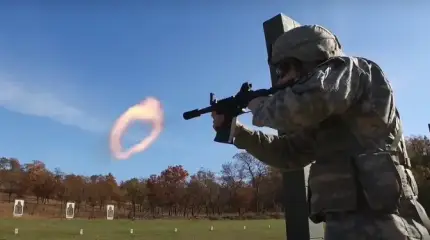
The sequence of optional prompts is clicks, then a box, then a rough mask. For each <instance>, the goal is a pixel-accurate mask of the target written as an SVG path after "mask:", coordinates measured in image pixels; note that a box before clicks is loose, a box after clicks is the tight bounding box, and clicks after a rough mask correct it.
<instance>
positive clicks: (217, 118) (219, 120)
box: [211, 112, 224, 130]
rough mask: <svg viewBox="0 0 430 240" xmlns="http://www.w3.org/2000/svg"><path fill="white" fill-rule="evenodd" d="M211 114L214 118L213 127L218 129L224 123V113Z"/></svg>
mask: <svg viewBox="0 0 430 240" xmlns="http://www.w3.org/2000/svg"><path fill="white" fill-rule="evenodd" d="M211 116H212V119H213V122H212V127H213V128H214V129H215V130H216V129H217V128H219V127H220V126H221V125H222V124H223V123H224V115H222V114H217V113H216V112H212V114H211Z"/></svg>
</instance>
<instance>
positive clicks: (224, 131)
mask: <svg viewBox="0 0 430 240" xmlns="http://www.w3.org/2000/svg"><path fill="white" fill-rule="evenodd" d="M232 120H233V117H230V116H225V118H224V122H223V124H222V125H221V126H220V127H218V128H217V129H216V135H215V139H214V141H215V142H219V143H227V144H232V143H233V142H232V141H229V138H230V131H231V124H232Z"/></svg>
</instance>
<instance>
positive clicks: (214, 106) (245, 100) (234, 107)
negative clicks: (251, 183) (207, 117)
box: [183, 82, 288, 143]
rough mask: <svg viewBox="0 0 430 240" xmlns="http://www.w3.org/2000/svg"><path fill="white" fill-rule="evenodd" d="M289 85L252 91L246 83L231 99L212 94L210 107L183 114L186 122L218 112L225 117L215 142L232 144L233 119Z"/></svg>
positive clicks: (218, 129)
mask: <svg viewBox="0 0 430 240" xmlns="http://www.w3.org/2000/svg"><path fill="white" fill-rule="evenodd" d="M287 86H288V85H281V86H278V87H272V88H269V89H258V90H252V84H251V83H248V82H245V83H243V84H242V86H241V87H240V90H239V92H238V93H237V94H236V95H234V96H231V97H228V98H224V99H220V100H217V99H216V98H215V94H214V93H210V99H209V104H210V106H209V107H205V108H202V109H194V110H191V111H188V112H185V113H184V114H183V117H184V119H185V120H189V119H192V118H196V117H199V116H200V115H203V114H206V113H210V112H216V113H217V114H222V115H224V122H223V124H222V125H221V126H220V127H218V128H217V129H215V130H216V136H215V139H214V141H215V142H219V143H231V142H229V137H230V129H231V124H232V120H233V118H235V117H237V116H239V115H241V114H244V113H247V111H245V108H247V106H248V104H249V102H250V101H251V100H253V99H254V98H257V97H263V96H270V95H272V94H274V93H275V92H277V91H279V90H282V89H284V88H286V87H287Z"/></svg>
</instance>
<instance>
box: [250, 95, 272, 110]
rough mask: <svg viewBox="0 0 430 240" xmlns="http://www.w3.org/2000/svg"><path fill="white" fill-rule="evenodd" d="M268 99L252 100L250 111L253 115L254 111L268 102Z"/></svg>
mask: <svg viewBox="0 0 430 240" xmlns="http://www.w3.org/2000/svg"><path fill="white" fill-rule="evenodd" d="M267 98H268V97H258V98H254V99H252V100H251V101H250V102H249V104H248V109H249V110H251V112H252V113H254V111H255V110H256V109H257V108H258V107H260V105H261V104H262V103H263V102H264V101H266V99H267Z"/></svg>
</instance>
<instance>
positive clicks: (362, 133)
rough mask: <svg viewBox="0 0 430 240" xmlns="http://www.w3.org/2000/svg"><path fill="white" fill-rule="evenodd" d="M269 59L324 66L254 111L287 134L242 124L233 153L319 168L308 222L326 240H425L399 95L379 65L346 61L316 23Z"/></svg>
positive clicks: (312, 178) (296, 32)
mask: <svg viewBox="0 0 430 240" xmlns="http://www.w3.org/2000/svg"><path fill="white" fill-rule="evenodd" d="M271 57H272V59H271V62H272V63H273V64H275V63H276V61H280V60H281V59H284V58H288V57H290V58H291V57H294V58H296V59H299V60H301V61H304V62H309V60H318V59H328V60H327V61H325V62H323V63H322V64H320V65H318V66H314V67H313V68H310V69H312V70H311V71H309V72H308V74H307V75H304V76H301V77H300V78H299V79H297V80H296V82H295V83H294V85H293V86H292V87H289V88H286V89H285V90H282V91H279V92H277V93H276V94H274V95H272V96H271V97H268V98H266V99H264V100H263V101H261V103H260V104H259V105H258V107H256V108H255V109H252V112H253V123H254V124H256V123H259V124H260V125H263V126H266V127H270V128H273V129H276V130H280V131H283V132H286V133H288V134H286V135H283V136H273V135H268V134H264V133H263V132H260V131H252V130H249V129H247V128H245V127H244V126H242V125H238V126H237V127H236V129H235V132H236V133H235V139H234V144H235V146H236V147H238V148H239V149H244V150H246V151H247V152H249V153H250V154H252V155H253V156H255V157H256V158H257V159H259V160H261V161H263V162H265V163H267V164H269V165H271V166H274V167H278V168H280V169H284V170H288V169H294V168H302V167H304V166H306V165H308V164H310V163H311V162H313V161H315V162H314V163H313V164H312V165H311V167H310V172H309V181H308V182H309V188H310V190H311V192H310V194H309V198H310V199H309V204H310V219H311V220H312V221H314V222H316V223H318V222H326V236H325V239H327V240H333V239H345V240H349V239H351V240H352V239H387V240H388V239H390V240H397V239H399V240H400V239H427V238H425V236H427V237H428V236H429V235H428V232H427V229H426V228H425V227H423V225H426V219H428V218H427V215H426V213H425V211H424V210H423V209H422V207H421V205H420V204H419V203H418V202H417V201H416V198H417V195H418V190H417V186H416V183H415V180H414V177H413V175H412V173H411V171H410V162H409V158H408V155H407V152H406V149H405V142H404V139H403V136H402V132H401V128H402V123H401V120H400V116H399V114H398V112H397V109H396V105H395V101H394V96H393V90H392V88H391V86H390V84H389V82H388V80H387V79H386V77H385V76H384V73H383V72H382V70H381V69H380V68H379V66H378V65H377V64H376V63H374V62H372V61H369V60H367V59H364V58H358V57H347V56H344V55H343V53H342V50H341V46H340V44H339V42H338V40H337V38H336V37H335V36H334V35H333V34H332V33H330V32H329V31H328V30H326V29H324V28H322V27H320V26H302V27H298V28H295V29H293V30H290V31H289V32H286V33H285V34H284V35H282V36H281V37H280V38H279V39H278V40H277V41H276V42H275V44H274V46H273V50H272V56H271ZM275 65H276V64H275ZM419 215H420V216H419ZM420 217H421V218H420ZM426 226H427V225H426Z"/></svg>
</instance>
